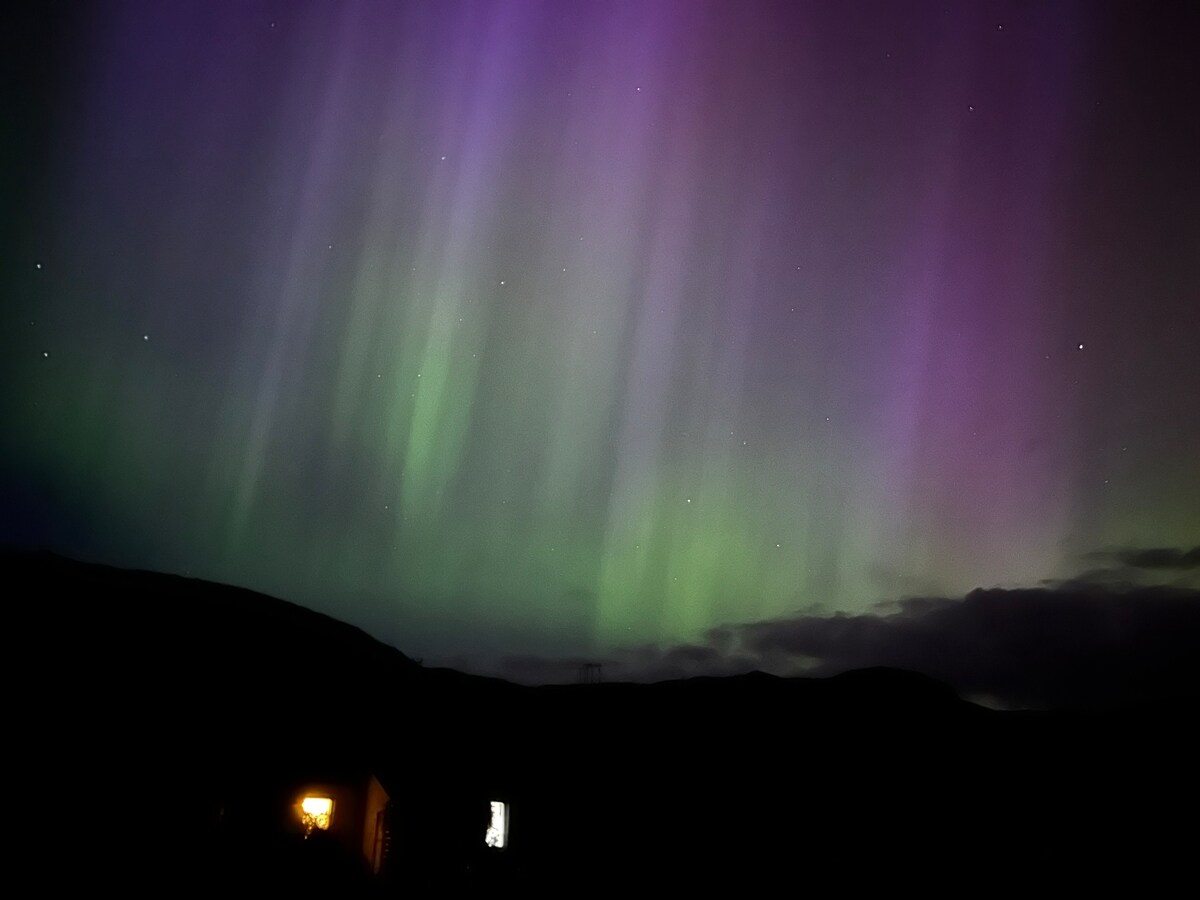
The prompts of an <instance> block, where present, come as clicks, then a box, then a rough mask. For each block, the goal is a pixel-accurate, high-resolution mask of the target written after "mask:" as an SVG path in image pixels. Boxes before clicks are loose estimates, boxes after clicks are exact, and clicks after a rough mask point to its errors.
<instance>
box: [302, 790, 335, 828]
mask: <svg viewBox="0 0 1200 900" xmlns="http://www.w3.org/2000/svg"><path fill="white" fill-rule="evenodd" d="M332 818H333V798H331V797H305V798H304V799H303V800H301V801H300V820H301V821H302V822H303V823H304V831H305V832H306V833H311V832H312V830H313V829H314V828H316V829H318V830H319V831H327V830H328V829H329V820H330V819H332Z"/></svg>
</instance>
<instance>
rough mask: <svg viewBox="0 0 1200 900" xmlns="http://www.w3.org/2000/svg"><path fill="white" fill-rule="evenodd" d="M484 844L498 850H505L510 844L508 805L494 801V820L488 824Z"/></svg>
mask: <svg viewBox="0 0 1200 900" xmlns="http://www.w3.org/2000/svg"><path fill="white" fill-rule="evenodd" d="M483 840H484V843H486V844H487V845H488V846H489V847H495V848H496V849H497V850H503V849H504V847H505V845H506V844H508V804H507V803H501V802H500V801H499V800H493V801H492V818H491V820H490V821H489V822H488V827H487V834H486V835H484V837H483Z"/></svg>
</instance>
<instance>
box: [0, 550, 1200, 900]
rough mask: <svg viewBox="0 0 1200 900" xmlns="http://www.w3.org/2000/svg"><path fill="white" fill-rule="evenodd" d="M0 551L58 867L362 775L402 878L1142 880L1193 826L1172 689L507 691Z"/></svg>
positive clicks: (198, 600)
mask: <svg viewBox="0 0 1200 900" xmlns="http://www.w3.org/2000/svg"><path fill="white" fill-rule="evenodd" d="M2 564H3V566H4V569H3V571H4V573H5V576H6V582H7V585H8V590H7V591H6V593H7V599H8V602H7V604H6V616H5V618H6V631H5V654H4V660H5V675H6V682H7V684H8V686H9V691H8V697H9V704H8V705H9V709H10V711H12V712H13V714H14V715H13V718H12V719H11V720H10V721H12V722H13V723H14V726H15V727H14V728H13V729H12V734H13V735H15V737H14V739H13V740H12V742H11V743H12V745H13V746H14V747H15V750H16V753H15V754H13V757H14V758H15V760H16V762H15V764H14V767H13V773H14V781H15V782H16V783H17V784H18V785H19V788H18V795H19V796H20V797H21V798H22V801H21V802H22V806H23V808H28V809H30V810H31V811H32V816H31V819H30V821H32V822H36V823H38V824H37V825H36V826H31V827H30V834H31V835H33V837H34V840H33V846H32V847H31V853H30V854H29V855H28V859H30V860H33V861H36V862H35V863H34V865H35V866H36V867H38V868H39V869H41V870H44V871H46V872H53V873H54V878H64V877H69V878H70V879H71V880H73V881H74V883H76V884H78V883H80V882H82V883H84V884H96V883H107V882H109V881H111V880H112V879H114V878H121V879H124V880H129V879H131V878H134V877H135V876H136V875H137V874H145V873H146V872H147V871H149V870H150V868H152V867H153V868H154V869H155V871H159V870H160V869H161V868H162V867H165V868H166V870H167V874H166V875H161V874H160V875H159V876H157V877H158V880H157V881H153V880H152V881H151V883H152V885H160V886H161V885H162V884H163V883H164V882H163V881H162V879H164V878H166V879H170V878H178V873H179V872H187V873H189V875H188V877H189V878H197V877H201V876H204V877H207V878H209V879H210V880H211V879H213V878H218V875H219V878H218V880H220V881H221V883H222V884H225V883H226V882H227V881H228V880H229V879H234V880H237V879H238V878H241V877H242V873H240V870H239V871H233V872H231V871H230V869H229V860H230V859H231V858H236V859H237V860H239V861H244V860H245V859H247V858H259V857H257V856H255V855H254V854H255V853H257V850H256V849H255V848H257V847H258V846H259V845H260V844H261V843H262V841H263V840H264V837H263V835H262V834H261V833H260V832H255V833H253V834H250V832H247V833H246V835H249V836H246V835H243V836H242V837H241V838H239V840H240V841H241V849H240V851H239V852H240V853H241V855H240V856H236V857H230V856H229V854H228V852H227V850H222V849H221V847H222V846H225V845H224V844H222V843H221V842H222V841H225V842H226V843H228V841H229V834H230V827H229V825H228V823H229V821H231V820H234V821H236V817H235V816H234V817H231V816H227V815H226V813H227V812H228V811H229V810H235V811H236V810H239V809H246V808H250V807H252V806H253V805H254V804H258V805H259V806H260V807H263V808H266V807H268V806H270V805H271V804H276V805H277V804H279V803H280V802H282V800H281V798H284V797H285V796H286V795H287V791H288V790H290V789H292V788H294V786H295V785H296V784H297V783H299V781H301V780H303V779H311V778H323V779H333V778H339V777H347V778H350V777H362V776H363V775H364V774H365V773H367V772H375V773H376V774H377V775H378V776H379V777H380V778H382V779H383V780H384V781H385V782H386V784H387V785H388V788H389V791H392V792H393V798H394V799H395V800H396V801H397V803H398V804H399V808H400V810H401V812H402V815H403V816H405V817H407V824H406V828H407V829H408V830H407V831H406V832H405V841H406V843H405V845H404V846H405V850H404V856H403V858H404V859H405V865H406V866H407V867H408V868H407V869H406V870H405V871H406V872H407V874H406V876H405V877H406V878H407V879H408V881H407V882H406V884H407V886H408V887H409V888H414V889H415V890H416V891H417V893H418V894H419V893H421V892H422V891H423V892H425V893H438V892H440V891H441V890H445V891H449V892H456V891H459V890H467V889H469V888H472V887H473V888H475V889H478V888H481V887H490V886H494V885H497V884H507V885H509V886H511V887H521V888H523V889H524V890H526V891H528V892H532V893H534V894H542V893H553V894H556V895H562V894H564V893H582V894H584V895H593V894H594V893H598V892H603V891H609V892H615V891H633V890H635V889H637V890H640V889H642V888H647V887H648V888H655V887H657V888H658V889H661V890H671V891H678V890H684V889H688V888H696V889H701V888H703V889H705V890H706V891H711V890H714V889H717V888H722V887H724V888H725V889H728V890H729V891H731V892H732V891H735V890H736V891H737V892H738V893H739V895H750V896H755V895H758V894H760V893H769V892H770V889H769V888H770V886H771V885H773V884H775V883H777V882H783V883H785V884H787V885H790V886H792V887H794V888H796V889H799V888H800V887H802V886H808V887H812V886H822V885H825V886H828V885H838V886H840V887H842V888H844V889H846V888H848V889H870V890H878V889H880V888H881V887H884V886H890V887H896V888H897V889H898V888H900V887H905V888H914V887H915V888H925V889H928V888H931V887H942V888H948V889H954V890H961V892H966V893H987V892H990V889H991V888H999V887H1002V886H1007V887H1020V886H1022V885H1025V886H1030V884H1031V880H1045V879H1054V880H1056V881H1057V882H1058V883H1059V884H1058V886H1059V887H1060V888H1065V887H1067V886H1069V885H1071V884H1074V885H1075V886H1076V887H1078V886H1080V885H1083V884H1085V883H1101V882H1105V881H1107V880H1110V879H1111V878H1114V877H1118V876H1121V877H1136V878H1137V879H1139V880H1140V881H1142V882H1143V883H1144V884H1148V883H1151V882H1153V881H1154V880H1155V879H1157V878H1159V877H1165V876H1166V874H1168V873H1170V872H1171V871H1172V870H1173V868H1177V867H1178V865H1180V864H1181V861H1182V860H1184V859H1186V858H1187V855H1188V853H1189V852H1190V851H1188V850H1187V847H1188V846H1190V841H1191V839H1192V837H1193V835H1194V832H1193V831H1190V830H1188V829H1189V828H1192V827H1193V826H1190V825H1185V826H1184V827H1182V828H1181V827H1179V826H1177V825H1176V822H1175V817H1174V816H1175V812H1177V811H1189V810H1190V809H1192V808H1193V807H1194V802H1195V800H1196V799H1197V782H1196V775H1195V763H1194V760H1195V758H1196V754H1197V750H1198V749H1200V748H1198V747H1197V741H1196V738H1195V736H1194V733H1193V730H1192V724H1193V723H1194V718H1195V709H1194V708H1179V707H1172V708H1170V709H1167V710H1162V709H1158V710H1151V711H1142V712H1132V713H1125V714H1122V715H1120V716H1116V715H1114V716H1104V715H1089V716H1067V715H1050V714H1017V713H1000V712H995V711H990V710H985V709H982V708H980V707H977V706H974V705H972V704H969V703H965V702H963V701H962V700H960V699H959V698H958V697H957V696H955V695H954V693H953V692H952V691H950V690H949V689H948V688H946V687H945V686H944V685H941V684H939V683H937V682H934V681H931V680H930V679H927V678H925V677H923V676H921V675H917V674H914V673H910V672H899V671H894V670H886V669H877V670H866V671H861V672H853V673H847V674H846V675H843V676H839V677H836V678H831V679H825V680H811V679H780V678H775V677H772V676H769V675H763V674H761V673H755V674H751V675H746V676H741V677H736V678H696V679H691V680H688V681H680V682H666V683H661V684H654V685H631V684H601V685H585V686H574V687H542V688H522V687H517V686H514V685H511V684H508V683H506V682H502V681H496V680H494V679H481V678H475V677H472V676H467V675H463V674H461V673H456V672H449V671H443V670H436V669H423V668H422V667H420V666H419V665H417V664H416V663H414V662H413V661H412V660H410V659H408V658H407V657H405V656H404V655H403V654H402V653H400V652H399V651H397V650H395V649H393V648H391V647H387V646H385V645H383V644H380V643H379V642H377V641H375V640H374V639H372V638H370V637H369V636H368V635H366V634H364V633H363V632H361V631H359V630H358V629H355V628H352V627H350V626H348V625H345V624H344V623H341V622H337V621H335V620H333V619H330V618H328V617H326V616H322V615H319V614H317V613H314V612H311V611H309V610H306V609H303V608H301V607H297V606H294V605H292V604H289V603H285V602H283V601H280V600H275V599H272V598H268V597H263V596H262V595H258V594H254V593H252V592H249V591H244V590H239V589H235V588H228V587H222V586H218V585H211V584H206V583H204V582H199V581H194V580H189V579H183V578H176V577H171V576H163V575H155V574H151V573H143V572H125V571H121V570H115V569H109V568H104V567H100V566H90V565H84V564H79V563H73V562H69V561H66V560H62V559H57V558H54V557H49V556H28V555H8V556H5V557H4V559H3V561H2ZM100 797H102V798H103V801H102V802H101V803H100V804H99V806H97V798H100ZM489 797H503V798H505V799H507V800H509V801H510V802H511V803H512V805H513V809H514V813H513V818H514V825H513V845H512V848H511V849H510V850H509V851H508V852H507V853H506V854H504V855H503V857H495V856H490V857H489V856H482V857H481V856H480V855H479V853H480V852H481V847H482V841H481V840H479V839H478V836H477V835H474V833H473V832H471V833H470V834H468V835H467V837H468V838H469V843H470V847H469V848H468V849H467V850H463V851H461V852H460V850H458V849H457V848H458V847H459V844H456V843H455V842H456V841H458V840H459V839H460V838H461V837H462V833H463V829H464V825H463V821H464V819H463V817H462V815H460V811H461V810H464V809H469V808H472V804H478V802H480V801H481V800H483V799H486V798H489ZM1188 814H1189V815H1190V813H1188ZM64 816H65V817H66V821H67V822H69V823H70V825H69V827H67V828H66V837H61V836H59V835H60V834H61V833H62V832H63V830H64V829H63V821H64ZM466 821H467V822H468V824H471V823H470V820H469V816H468V817H467V820H466ZM1185 822H1186V820H1185ZM471 827H472V828H473V827H474V825H473V824H471ZM467 830H468V831H469V830H470V829H467ZM48 836H54V837H52V838H51V837H48ZM63 841H66V845H65V846H64V845H63V843H62V842H63ZM464 846H465V845H464ZM87 848H91V850H90V856H89V855H87V852H85V851H86V850H87ZM248 848H249V849H248ZM64 854H65V855H66V857H67V858H76V857H80V858H86V859H88V864H87V865H80V866H74V867H71V868H68V869H63V868H62V867H58V866H56V865H55V864H54V861H55V860H59V859H61V858H63V855H64ZM498 860H499V862H498ZM152 864H153V866H152ZM239 864H240V863H239ZM273 871H274V870H273ZM172 873H174V874H172ZM214 873H217V874H216V875H214ZM259 874H260V875H261V873H259ZM472 880H474V882H475V883H474V884H473V885H472V884H471V883H470V882H472Z"/></svg>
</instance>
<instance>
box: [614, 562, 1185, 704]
mask: <svg viewBox="0 0 1200 900" xmlns="http://www.w3.org/2000/svg"><path fill="white" fill-rule="evenodd" d="M895 610H896V611H894V612H890V613H887V614H880V613H873V614H862V615H846V614H837V615H798V616H793V617H788V618H781V619H774V620H770V621H765V622H755V623H750V624H744V625H736V626H725V627H723V628H720V629H716V630H714V631H713V632H712V633H711V635H710V638H711V640H710V641H709V642H708V644H707V645H701V646H693V645H689V646H687V647H674V648H665V649H660V648H655V647H643V648H639V649H637V650H634V651H629V652H628V653H627V654H626V656H625V662H626V672H627V673H628V674H629V675H632V676H633V677H636V678H638V679H639V680H657V679H659V678H663V677H685V676H687V675H695V674H732V673H734V672H735V671H746V670H748V669H753V668H757V669H762V670H764V671H769V672H774V673H775V674H781V675H795V674H811V675H833V674H836V673H838V672H843V671H848V670H852V669H861V668H869V667H873V666H889V667H895V668H900V669H909V670H913V671H917V672H921V673H923V674H926V675H929V676H931V677H933V678H937V679H939V680H941V681H944V682H946V683H947V684H949V685H951V686H952V687H954V688H955V689H956V690H957V691H958V692H959V693H960V694H961V695H963V696H965V697H969V698H974V699H980V700H986V701H987V702H989V703H991V704H999V705H1003V706H1010V707H1032V708H1039V709H1046V708H1076V709H1086V708H1107V707H1114V706H1122V705H1130V704H1138V703H1145V702H1172V701H1178V700H1181V699H1182V698H1185V697H1187V698H1196V697H1197V696H1200V591H1196V590H1191V589H1185V588H1179V587H1170V586H1152V587H1144V586H1127V585H1125V586H1122V585H1104V584H1096V583H1091V582H1082V581H1073V582H1067V583H1063V584H1058V585H1053V586H1044V587H1038V588H1026V589H1017V590H1004V589H991V590H975V591H972V592H971V593H969V594H967V595H966V596H965V597H921V598H910V599H907V600H903V601H901V602H900V603H899V604H898V605H897V606H896V607H895Z"/></svg>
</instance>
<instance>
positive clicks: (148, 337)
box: [142, 334, 150, 341]
mask: <svg viewBox="0 0 1200 900" xmlns="http://www.w3.org/2000/svg"><path fill="white" fill-rule="evenodd" d="M142 340H143V341H148V340H150V335H148V334H143V335H142Z"/></svg>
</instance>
